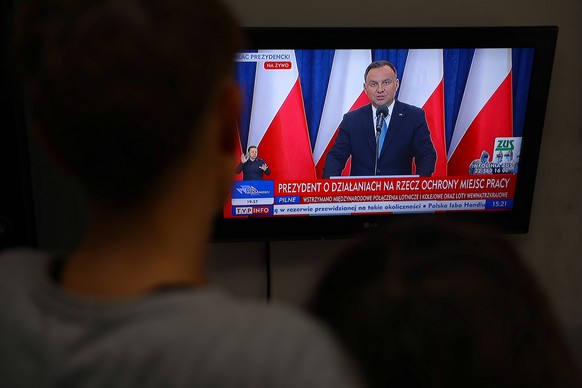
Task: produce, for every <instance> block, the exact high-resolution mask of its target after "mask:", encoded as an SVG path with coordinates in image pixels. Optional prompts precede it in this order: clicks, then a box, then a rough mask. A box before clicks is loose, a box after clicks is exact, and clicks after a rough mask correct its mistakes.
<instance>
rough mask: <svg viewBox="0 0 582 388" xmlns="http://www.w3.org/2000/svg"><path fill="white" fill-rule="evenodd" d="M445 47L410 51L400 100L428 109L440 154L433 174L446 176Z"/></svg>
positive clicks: (428, 121)
mask: <svg viewBox="0 0 582 388" xmlns="http://www.w3.org/2000/svg"><path fill="white" fill-rule="evenodd" d="M443 74H444V71H443V50H442V49H413V50H409V51H408V57H407V58H406V66H405V67H404V72H403V74H402V82H401V84H400V91H399V94H398V99H399V100H400V101H402V102H405V103H407V104H411V105H414V106H418V107H420V108H422V109H424V111H425V112H426V121H427V123H428V129H429V130H430V138H431V140H432V143H433V145H434V148H435V150H436V154H437V160H436V164H435V170H434V173H433V176H446V175H447V149H446V139H445V108H444V82H443Z"/></svg>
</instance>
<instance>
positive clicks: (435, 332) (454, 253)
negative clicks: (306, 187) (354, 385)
mask: <svg viewBox="0 0 582 388" xmlns="http://www.w3.org/2000/svg"><path fill="white" fill-rule="evenodd" d="M309 308H310V310H311V311H312V312H313V313H314V314H315V315H316V316H318V317H319V318H321V319H322V320H323V321H325V322H327V323H328V324H329V325H330V326H331V327H332V328H333V329H334V330H335V331H336V332H337V334H338V335H339V337H340V338H341V339H342V341H343V342H344V345H345V347H346V348H347V349H348V350H349V351H350V352H351V353H352V354H353V355H354V356H355V358H356V359H357V361H358V363H359V366H360V367H361V369H362V372H363V375H364V376H365V378H366V379H367V380H368V386H369V387H374V388H375V387H449V388H450V387H459V388H460V387H472V388H475V387H580V386H582V381H581V380H580V375H579V372H578V370H577V369H576V365H575V361H574V359H573V355H572V353H571V352H570V349H568V347H567V346H566V343H565V340H564V338H563V335H562V333H561V332H560V330H559V328H558V324H557V321H556V318H555V317H554V315H552V312H551V311H550V308H549V305H548V302H547V300H546V297H545V296H544V295H543V293H542V292H541V291H540V288H539V286H538V285H537V284H536V282H535V281H534V279H533V277H532V275H531V274H530V272H529V271H528V270H527V268H525V266H524V264H523V263H522V261H521V259H520V258H519V257H518V254H517V253H516V250H515V249H514V247H513V246H512V245H511V244H510V243H509V242H508V241H506V240H504V239H503V237H502V236H500V235H497V234H495V233H493V232H491V231H487V230H482V229H481V228H477V227H474V226H471V225H464V224H454V223H451V224H449V223H444V222H433V221H426V222H425V220H423V221H422V222H418V223H410V224H404V225H401V226H400V227H398V225H396V226H395V227H394V228H392V229H390V230H389V231H385V232H384V233H378V234H377V235H375V236H373V237H367V238H365V239H363V240H360V241H358V242H357V243H355V244H354V246H352V247H351V248H350V249H348V250H347V251H346V252H345V253H344V254H342V255H341V257H340V258H339V259H338V260H337V261H335V262H333V264H332V265H331V267H330V268H329V270H328V271H327V272H326V273H325V274H324V276H323V279H322V281H321V282H320V284H319V285H318V288H317V289H316V291H315V294H314V295H313V298H312V300H311V301H310V306H309Z"/></svg>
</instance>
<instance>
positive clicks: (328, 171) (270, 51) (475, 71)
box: [215, 26, 558, 240]
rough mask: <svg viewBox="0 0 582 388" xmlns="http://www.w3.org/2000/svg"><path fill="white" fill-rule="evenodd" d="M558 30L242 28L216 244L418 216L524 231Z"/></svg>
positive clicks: (348, 231)
mask: <svg viewBox="0 0 582 388" xmlns="http://www.w3.org/2000/svg"><path fill="white" fill-rule="evenodd" d="M557 32H558V29H557V27H552V26H544V27H486V28H477V27H466V28H461V27H459V28H290V29H288V28H257V29H247V33H248V37H249V48H248V50H244V51H241V52H240V53H238V54H237V55H236V58H235V62H236V77H237V79H238V81H239V82H240V85H241V89H242V93H243V111H242V115H241V117H240V121H239V133H238V135H239V138H238V139H237V140H238V142H239V144H240V147H238V150H237V155H236V158H237V161H236V163H235V165H234V166H233V184H232V192H231V198H229V200H228V201H227V203H226V204H225V207H224V212H223V216H222V217H221V219H219V220H218V223H217V229H216V234H215V238H216V240H225V239H226V240H231V239H259V240H260V239H265V240H271V239H290V238H292V239H297V238H299V239H303V238H304V239H312V238H318V239H319V238H337V237H344V236H349V235H353V234H354V233H358V232H364V231H366V230H367V229H369V228H376V227H379V226H382V225H384V224H386V223H389V222H391V220H393V219H394V218H395V217H414V216H416V215H418V214H423V215H426V214H430V215H431V216H434V217H445V216H446V217H453V218H464V219H467V220H471V221H474V222H482V223H488V224H492V225H493V226H496V227H498V228H499V229H501V230H503V231H504V232H507V233H525V232H527V230H528V227H529V219H530V213H531V207H532V200H533V194H534V186H535V176H536V170H537V162H538V152H539V149H540V144H541V139H542V129H543V122H544V116H545V109H546V102H547V92H548V88H549V83H550V76H551V70H552V64H553V56H554V50H555V44H556V39H557ZM378 61H388V62H389V63H390V64H391V65H389V66H388V67H386V66H387V63H386V62H378ZM371 63H375V65H372V69H370V68H369V67H368V66H369V65H370V64H371ZM367 69H368V71H369V72H368V73H367V74H368V75H367V76H366V78H365V73H366V71H367ZM386 69H390V70H386ZM391 93H392V95H393V96H394V97H395V98H394V100H395V102H392V101H391V99H390V95H391ZM382 105H384V106H386V107H387V108H388V110H387V112H382V114H379V112H381V111H382V110H383V109H385V108H382V109H380V107H381V106H382ZM382 125H384V126H383V127H382Z"/></svg>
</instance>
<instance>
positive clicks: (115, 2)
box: [13, 0, 243, 208]
mask: <svg viewBox="0 0 582 388" xmlns="http://www.w3.org/2000/svg"><path fill="white" fill-rule="evenodd" d="M15 36H16V38H15V43H14V47H13V54H14V55H13V56H14V58H15V59H14V63H15V67H16V69H17V71H18V72H19V73H20V78H21V81H22V86H23V95H24V96H25V98H26V99H27V102H28V108H29V111H30V115H31V118H32V121H33V122H34V123H35V127H38V128H39V129H40V131H41V137H42V138H43V140H45V143H47V144H48V146H49V147H50V148H52V151H53V153H54V154H56V157H57V158H58V159H60V160H61V161H62V163H63V164H64V165H65V166H66V168H67V169H68V170H70V171H71V172H72V174H73V175H75V176H76V177H77V178H78V180H79V181H80V183H81V185H82V187H83V188H84V189H85V191H86V192H87V194H88V196H89V197H90V198H92V199H93V200H96V201H98V202H101V203H102V204H105V205H107V206H111V207H114V208H121V207H125V206H128V205H130V204H132V203H134V202H135V201H136V200H140V199H143V198H144V197H145V196H147V195H148V193H149V192H150V190H151V189H152V187H155V184H156V183H157V182H158V181H159V180H160V179H161V177H162V176H163V175H164V173H165V172H166V171H167V170H168V169H169V168H170V167H171V166H173V165H174V164H175V163H177V162H178V161H179V160H180V159H181V158H183V157H184V156H185V155H187V154H188V153H189V152H191V148H192V145H193V144H194V143H196V142H195V141H194V139H195V136H196V135H197V133H196V131H197V130H199V129H200V125H199V124H200V122H201V121H202V120H204V119H205V118H206V114H207V112H208V109H209V107H210V104H211V103H214V102H215V101H214V100H215V96H216V91H217V90H218V89H219V88H220V87H222V85H223V82H225V80H226V77H227V76H229V75H230V72H231V71H232V68H233V57H234V53H235V52H236V51H237V50H239V49H240V48H241V47H242V43H243V42H242V34H241V32H240V30H239V27H238V24H237V22H236V20H235V19H234V17H233V16H232V15H231V13H230V11H228V9H227V8H226V7H225V6H224V5H223V4H222V3H220V1H219V0H42V1H41V0H28V1H24V2H23V3H22V5H21V6H20V9H19V10H18V14H17V18H16V33H15Z"/></svg>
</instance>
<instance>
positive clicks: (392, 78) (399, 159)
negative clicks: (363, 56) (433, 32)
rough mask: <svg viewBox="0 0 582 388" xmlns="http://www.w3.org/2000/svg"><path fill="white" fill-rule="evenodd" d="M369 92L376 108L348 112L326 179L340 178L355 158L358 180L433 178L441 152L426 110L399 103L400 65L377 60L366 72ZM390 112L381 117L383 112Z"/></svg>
mask: <svg viewBox="0 0 582 388" xmlns="http://www.w3.org/2000/svg"><path fill="white" fill-rule="evenodd" d="M364 81H365V82H364V91H365V92H366V95H367V96H368V98H369V99H370V104H368V105H365V106H363V107H361V108H359V109H356V110H354V111H351V112H348V113H346V114H345V115H344V117H343V120H342V122H341V123H340V127H339V133H338V136H337V138H336V140H335V143H334V145H333V146H332V148H331V150H330V151H329V153H328V154H327V158H326V160H325V166H324V168H323V177H324V178H330V177H332V176H340V175H341V172H342V170H343V169H344V167H345V164H346V161H347V160H348V158H349V157H350V156H351V157H352V162H351V172H350V175H352V176H375V175H384V176H386V175H412V174H413V169H412V164H413V162H414V164H415V165H416V172H415V174H416V175H419V176H431V175H432V173H433V172H434V166H435V162H436V152H435V149H434V146H433V144H432V141H431V139H430V132H429V129H428V125H427V122H426V115H425V112H424V110H422V109H421V108H418V107H415V106H412V105H408V104H405V103H403V102H400V101H398V100H396V99H395V96H396V91H397V90H398V85H399V81H398V77H397V71H396V67H394V65H393V64H392V63H390V62H388V61H375V62H372V63H371V64H370V65H369V66H368V67H367V69H366V71H365V73H364ZM380 107H383V108H381V109H380V111H382V110H383V109H386V108H387V114H385V115H384V114H381V115H380V114H378V111H379V110H378V108H380Z"/></svg>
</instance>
